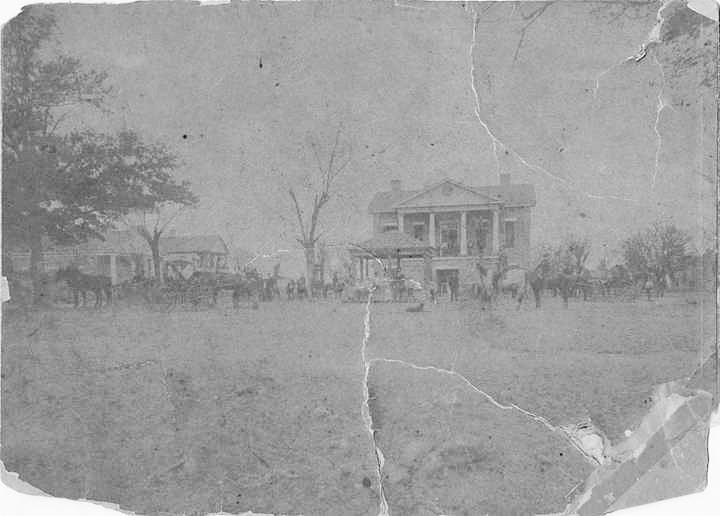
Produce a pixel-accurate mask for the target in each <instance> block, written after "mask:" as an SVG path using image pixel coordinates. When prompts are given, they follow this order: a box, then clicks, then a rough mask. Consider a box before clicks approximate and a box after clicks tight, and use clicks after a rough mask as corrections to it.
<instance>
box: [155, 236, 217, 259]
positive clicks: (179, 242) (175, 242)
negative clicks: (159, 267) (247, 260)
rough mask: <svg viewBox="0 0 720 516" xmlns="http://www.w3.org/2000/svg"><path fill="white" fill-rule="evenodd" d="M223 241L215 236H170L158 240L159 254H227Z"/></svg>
mask: <svg viewBox="0 0 720 516" xmlns="http://www.w3.org/2000/svg"><path fill="white" fill-rule="evenodd" d="M227 252H228V249H227V246H226V245H225V241H224V240H223V239H222V238H220V237H219V236H217V235H194V236H172V237H164V238H161V239H160V254H161V255H164V254H168V253H215V254H227Z"/></svg>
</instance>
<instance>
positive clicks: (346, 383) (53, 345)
mask: <svg viewBox="0 0 720 516" xmlns="http://www.w3.org/2000/svg"><path fill="white" fill-rule="evenodd" d="M405 308H406V306H405V305H401V304H374V305H372V307H371V317H370V328H369V330H370V334H369V339H368V340H367V348H366V359H367V360H369V361H370V365H371V368H370V374H369V377H368V391H369V395H370V399H369V406H370V415H371V416H372V419H373V425H374V428H375V430H376V432H375V441H376V443H377V446H378V448H379V450H380V451H381V453H382V456H383V457H384V458H385V464H384V468H383V490H382V493H381V491H380V489H379V485H378V470H377V462H376V458H375V453H374V444H373V442H372V440H371V437H370V435H369V433H368V430H367V427H366V424H365V422H364V421H363V418H362V411H361V410H362V407H363V404H364V396H363V382H364V363H363V359H362V354H361V350H362V343H363V336H364V325H363V317H364V315H365V311H366V306H365V305H363V304H343V303H340V302H331V301H323V302H316V303H310V302H296V303H287V302H282V301H281V302H275V303H261V304H260V306H259V309H258V310H252V309H250V308H249V307H247V308H242V309H241V310H240V311H238V312H233V310H232V309H231V308H230V306H229V303H221V306H220V307H216V308H214V309H208V310H200V311H195V312H194V311H178V310H176V311H173V312H170V313H154V312H148V311H145V310H143V309H141V308H139V307H132V306H116V307H112V308H110V309H107V310H103V311H102V312H100V313H98V312H96V311H94V310H92V309H81V310H77V311H76V310H72V309H70V308H62V309H57V310H51V311H44V312H39V313H37V312H36V313H30V314H21V313H17V312H13V311H10V310H6V311H5V312H4V317H3V340H2V459H3V461H4V463H5V466H6V468H7V469H8V470H9V471H16V472H19V474H20V477H21V478H22V479H23V480H25V481H27V482H30V483H31V484H33V485H35V486H36V487H38V488H40V489H42V490H44V491H45V492H47V493H50V494H53V495H56V496H62V497H67V498H86V499H92V500H102V501H108V502H112V503H117V504H119V505H120V506H121V507H122V508H124V509H126V510H131V511H134V512H137V513H143V514H157V513H161V512H170V513H175V514H179V513H185V514H203V513H208V512H220V511H225V512H230V513H233V512H234V513H237V512H243V511H246V510H252V511H254V512H266V513H291V514H299V513H302V514H323V515H325V514H328V515H329V514H348V515H365V514H372V515H376V514H378V511H379V507H380V497H381V495H382V496H384V497H385V498H386V499H387V502H388V504H389V508H390V514H392V515H396V514H397V515H400V514H408V515H409V514H441V513H444V514H454V515H456V514H480V513H490V514H534V513H548V512H556V511H558V510H562V508H563V507H564V506H565V504H566V503H567V498H568V496H569V495H571V491H572V489H573V488H574V487H575V486H576V485H577V484H578V483H579V482H581V481H582V480H584V479H585V478H586V476H587V474H588V473H589V471H590V470H591V469H592V465H591V464H590V463H589V462H588V461H587V460H586V459H585V458H583V457H582V456H581V455H580V454H579V452H578V451H577V450H575V449H574V448H572V447H571V446H570V445H569V443H568V442H567V440H566V439H563V437H562V436H561V435H560V434H559V433H558V432H553V431H552V430H551V428H550V427H552V426H557V425H565V424H572V423H577V422H579V421H582V420H583V419H586V418H588V417H589V418H591V420H592V421H593V423H594V424H595V425H597V426H598V427H599V428H600V429H601V430H602V431H604V432H605V433H606V434H607V436H608V437H609V438H610V439H611V440H613V441H616V440H618V439H619V438H621V437H622V435H623V432H624V431H625V430H626V429H632V428H633V426H634V425H635V424H637V422H638V421H639V419H640V418H641V417H642V416H643V415H644V413H645V411H646V410H647V408H648V406H649V404H650V403H651V402H652V400H651V396H652V391H653V387H654V386H655V385H657V384H659V383H663V382H666V381H669V380H673V379H678V378H681V377H685V376H690V375H692V373H693V372H694V371H695V370H696V369H697V368H698V366H699V365H700V361H701V357H702V356H705V355H707V354H708V353H709V351H710V350H709V349H708V347H707V346H709V343H711V342H713V340H712V338H713V336H714V318H713V317H714V316H713V313H714V305H713V303H712V299H711V297H710V296H707V297H703V296H702V295H696V294H692V295H685V294H673V295H670V296H668V297H666V298H665V299H663V300H660V301H651V302H648V301H646V300H638V301H635V302H632V303H631V302H623V303H621V302H600V301H598V302H587V303H583V302H580V301H578V302H575V303H571V306H570V308H569V309H564V308H562V306H561V304H560V302H559V300H556V299H552V298H550V299H548V300H547V301H546V303H545V306H544V307H543V308H542V309H540V310H536V309H534V308H532V307H523V308H522V309H521V310H520V311H519V312H517V311H515V309H514V306H512V305H511V304H510V303H507V304H505V305H503V306H500V307H497V308H495V309H494V310H493V311H492V312H486V311H481V310H479V308H478V307H477V306H476V305H475V304H474V303H470V302H460V303H455V304H441V305H433V306H429V307H427V306H426V311H424V312H423V313H408V312H406V311H405ZM386 359H392V360H396V361H395V362H392V361H387V360H386ZM420 367H432V368H440V369H443V370H446V371H440V370H437V369H432V368H430V369H419V368H420ZM451 371H452V372H454V373H455V374H449V372H451ZM468 382H470V384H472V386H471V385H470V384H469V383H468ZM708 388H711V386H710V387H708ZM480 391H482V392H484V393H486V394H487V396H485V395H484V394H482V393H481V392H480ZM498 404H500V405H503V406H508V405H510V404H516V405H517V406H518V407H519V408H521V409H524V410H525V411H527V412H528V413H531V414H534V415H537V416H539V417H540V418H543V419H542V420H540V419H539V418H536V419H533V418H532V417H530V416H529V415H527V414H525V413H522V412H521V411H519V410H515V409H512V410H506V409H503V408H500V407H499V406H498ZM545 420H547V421H546V422H547V424H545V423H543V422H542V421H545Z"/></svg>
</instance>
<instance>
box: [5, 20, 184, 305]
mask: <svg viewBox="0 0 720 516" xmlns="http://www.w3.org/2000/svg"><path fill="white" fill-rule="evenodd" d="M54 24H55V21H54V19H53V18H52V16H48V15H45V14H36V12H35V11H34V10H32V9H26V10H25V11H23V12H22V13H21V14H20V15H19V16H18V17H16V18H15V19H13V20H12V21H10V22H9V23H8V24H7V25H6V26H5V28H4V30H3V34H2V43H3V47H2V57H3V63H2V64H3V75H2V79H3V80H2V88H3V104H2V111H3V134H2V138H3V139H2V151H3V152H2V164H3V192H2V203H3V221H2V234H3V244H4V245H5V246H8V245H17V244H20V245H24V246H27V247H28V248H29V249H30V273H31V275H32V278H33V300H34V302H37V301H38V300H39V295H40V283H39V282H40V274H39V273H40V264H41V263H42V259H43V240H44V239H45V238H50V239H51V240H52V241H54V242H57V243H60V244H72V243H77V242H81V241H83V240H85V239H87V238H90V237H97V238H102V235H103V233H104V232H105V231H106V230H107V229H108V228H110V227H111V226H112V224H113V221H115V220H116V219H117V218H118V217H121V216H122V215H124V214H127V213H128V212H130V211H132V210H138V209H139V210H146V211H148V210H152V209H154V208H155V207H156V206H157V205H158V204H160V203H163V202H166V201H168V200H170V201H177V200H180V201H181V202H194V197H193V196H192V194H191V193H190V191H189V187H188V184H187V183H183V182H180V183H178V182H176V181H175V180H174V179H173V178H172V176H171V175H170V170H171V169H172V168H173V167H174V166H175V164H176V163H175V158H174V157H173V156H172V155H171V154H169V153H168V152H167V151H166V150H165V149H164V148H162V147H160V146H153V145H145V144H143V143H142V142H141V141H140V139H139V138H138V136H137V135H136V134H134V133H132V132H122V133H120V134H118V135H116V136H107V135H102V134H96V133H93V132H91V131H65V132H61V131H60V130H59V129H60V126H61V124H62V122H63V120H64V119H65V116H66V115H67V114H68V113H70V112H71V110H72V109H73V108H75V107H77V106H79V105H82V104H85V105H90V106H93V107H95V108H98V109H100V108H101V107H102V101H103V99H104V98H105V96H106V95H107V94H108V93H109V91H110V90H109V88H108V87H107V86H106V76H105V74H104V73H99V72H95V71H93V70H90V71H85V70H83V69H82V68H81V66H80V63H79V61H78V60H77V59H74V58H71V57H67V56H59V57H54V58H50V60H43V59H42V58H41V57H40V50H41V47H42V43H43V41H45V40H47V39H48V38H49V37H50V35H51V34H52V31H53V28H54Z"/></svg>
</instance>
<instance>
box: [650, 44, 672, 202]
mask: <svg viewBox="0 0 720 516" xmlns="http://www.w3.org/2000/svg"><path fill="white" fill-rule="evenodd" d="M653 59H654V60H655V64H657V66H658V68H659V69H660V78H661V79H662V80H661V83H660V88H659V89H658V93H657V104H656V112H655V124H654V125H653V131H655V142H656V144H655V168H654V171H653V176H652V184H651V185H650V190H654V189H655V182H656V180H657V175H658V172H659V170H660V152H661V150H662V135H661V134H660V117H661V116H662V112H663V110H664V109H665V108H666V107H669V108H671V109H672V106H670V104H667V103H666V102H665V98H664V97H663V92H664V91H665V71H664V70H663V67H662V64H661V63H660V61H659V60H658V58H657V56H654V57H653Z"/></svg>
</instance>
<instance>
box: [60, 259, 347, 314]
mask: <svg viewBox="0 0 720 516" xmlns="http://www.w3.org/2000/svg"><path fill="white" fill-rule="evenodd" d="M55 280H56V281H57V282H65V283H66V284H67V285H68V287H69V288H70V290H71V291H72V295H73V302H74V306H75V307H76V308H77V307H78V306H79V305H80V301H81V300H82V304H83V306H85V305H86V304H87V294H88V293H91V294H93V295H94V298H95V305H94V306H95V308H98V309H99V308H101V307H102V306H103V304H111V303H112V302H113V299H114V298H117V297H123V296H124V295H125V294H128V293H129V292H136V293H139V294H141V295H142V297H144V298H145V299H146V300H148V301H149V302H150V304H154V303H156V302H160V303H163V302H165V303H167V304H172V305H182V304H191V305H193V306H198V305H200V304H202V303H203V302H205V303H206V304H208V305H210V306H212V305H215V304H216V303H217V301H218V298H219V296H220V295H221V293H222V292H225V291H228V292H230V293H231V296H232V302H233V306H234V307H235V308H238V307H239V306H240V304H241V302H242V301H243V300H245V301H246V302H250V303H253V304H257V303H258V302H261V301H263V302H265V301H273V300H275V299H280V298H281V283H285V285H284V292H285V297H286V299H287V300H302V299H307V298H310V297H312V298H327V297H330V296H333V297H336V298H337V297H340V295H341V294H342V291H343V289H344V288H345V282H344V281H342V280H341V279H339V278H338V277H337V276H333V279H332V283H325V282H323V281H315V282H312V284H311V285H309V286H308V285H307V283H306V282H305V279H304V278H299V279H290V280H287V279H283V278H280V277H279V276H277V275H274V276H267V277H262V276H261V275H260V274H259V273H258V272H257V271H255V270H249V271H245V272H243V273H234V274H228V273H226V274H212V273H201V272H194V273H193V274H192V275H191V276H190V277H189V278H184V277H181V276H179V277H174V278H166V279H165V282H164V283H160V282H158V281H157V280H155V279H153V278H145V277H142V276H136V277H135V278H133V279H132V280H130V281H128V282H125V283H123V284H122V285H117V286H113V284H112V281H111V279H110V278H109V277H107V276H102V275H94V274H86V273H84V272H81V271H80V270H79V269H78V268H76V267H73V266H70V267H67V268H62V269H60V270H58V271H57V273H56V276H55ZM113 292H115V293H113Z"/></svg>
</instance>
